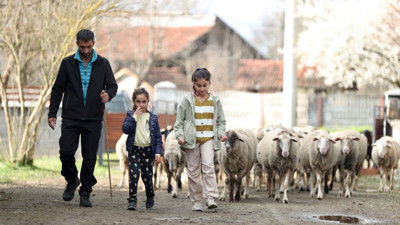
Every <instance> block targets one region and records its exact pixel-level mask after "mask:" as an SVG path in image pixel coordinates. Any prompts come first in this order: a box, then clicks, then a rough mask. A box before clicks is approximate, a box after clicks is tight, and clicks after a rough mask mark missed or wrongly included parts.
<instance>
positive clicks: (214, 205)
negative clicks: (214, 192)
mask: <svg viewBox="0 0 400 225" xmlns="http://www.w3.org/2000/svg"><path fill="white" fill-rule="evenodd" d="M206 206H207V207H208V208H209V209H215V208H217V207H218V206H217V203H215V202H214V198H212V197H209V198H208V199H207V202H206Z"/></svg>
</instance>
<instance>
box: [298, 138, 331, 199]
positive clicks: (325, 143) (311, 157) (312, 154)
mask: <svg viewBox="0 0 400 225" xmlns="http://www.w3.org/2000/svg"><path fill="white" fill-rule="evenodd" d="M338 154H339V152H338V151H337V150H336V148H335V141H334V140H333V139H332V138H331V136H330V135H329V133H328V132H326V131H323V130H316V131H313V132H311V133H309V134H308V135H306V137H305V138H304V141H303V142H302V144H301V146H300V150H299V157H298V158H299V159H298V160H299V164H300V166H301V167H302V169H303V170H305V171H307V170H309V171H311V176H310V197H312V198H313V197H315V186H314V183H315V178H317V183H316V186H317V191H318V193H317V198H318V200H322V199H323V192H322V181H323V179H324V177H325V173H327V172H328V171H330V170H331V169H332V167H333V166H334V165H335V164H336V162H337V157H338Z"/></svg>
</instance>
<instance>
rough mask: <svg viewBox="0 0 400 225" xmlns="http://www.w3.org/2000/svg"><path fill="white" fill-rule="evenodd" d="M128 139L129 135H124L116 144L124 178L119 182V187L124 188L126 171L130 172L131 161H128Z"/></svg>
mask: <svg viewBox="0 0 400 225" xmlns="http://www.w3.org/2000/svg"><path fill="white" fill-rule="evenodd" d="M127 138H128V135H127V134H122V135H121V137H120V138H119V139H118V141H117V143H116V144H115V152H116V153H117V156H118V159H119V167H120V168H121V172H122V176H121V180H120V182H119V187H120V188H122V187H124V183H125V182H124V181H125V174H126V171H128V170H129V160H128V152H127V151H126V139H127Z"/></svg>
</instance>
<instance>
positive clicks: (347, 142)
mask: <svg viewBox="0 0 400 225" xmlns="http://www.w3.org/2000/svg"><path fill="white" fill-rule="evenodd" d="M335 140H336V141H340V144H339V146H340V152H341V155H342V163H341V170H340V174H341V178H340V180H341V189H340V190H339V195H340V196H341V195H343V191H344V192H345V194H344V196H345V197H346V198H349V197H350V196H351V195H352V193H353V189H355V188H354V187H356V185H357V180H358V176H359V173H360V170H361V168H362V165H363V162H364V158H365V155H366V154H367V138H366V137H365V136H364V135H362V134H360V133H358V132H356V131H353V130H344V131H341V132H339V133H338V134H337V138H336V139H335Z"/></svg>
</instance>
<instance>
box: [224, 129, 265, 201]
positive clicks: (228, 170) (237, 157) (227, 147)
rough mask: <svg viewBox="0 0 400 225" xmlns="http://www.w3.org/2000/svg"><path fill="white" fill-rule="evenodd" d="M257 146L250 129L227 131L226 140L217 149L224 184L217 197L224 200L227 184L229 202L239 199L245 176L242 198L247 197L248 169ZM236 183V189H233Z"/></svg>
mask: <svg viewBox="0 0 400 225" xmlns="http://www.w3.org/2000/svg"><path fill="white" fill-rule="evenodd" d="M256 148H257V138H256V137H255V135H254V133H253V132H252V131H251V130H250V129H241V128H236V129H234V130H229V131H228V132H227V140H226V141H225V143H224V144H222V145H221V150H220V151H219V154H220V155H219V157H218V158H219V164H220V165H221V167H222V170H223V171H224V173H225V175H226V176H225V186H224V189H223V191H222V193H221V195H220V197H219V199H220V200H221V201H224V200H225V194H226V188H227V186H228V184H229V202H233V196H234V194H233V193H234V191H236V192H235V201H236V202H238V201H240V200H241V196H240V192H241V187H242V180H243V178H244V177H245V178H246V179H245V185H244V192H243V196H244V198H248V184H249V179H250V170H251V168H252V167H253V164H254V160H255V153H256ZM235 184H236V189H235V187H234V186H235Z"/></svg>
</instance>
